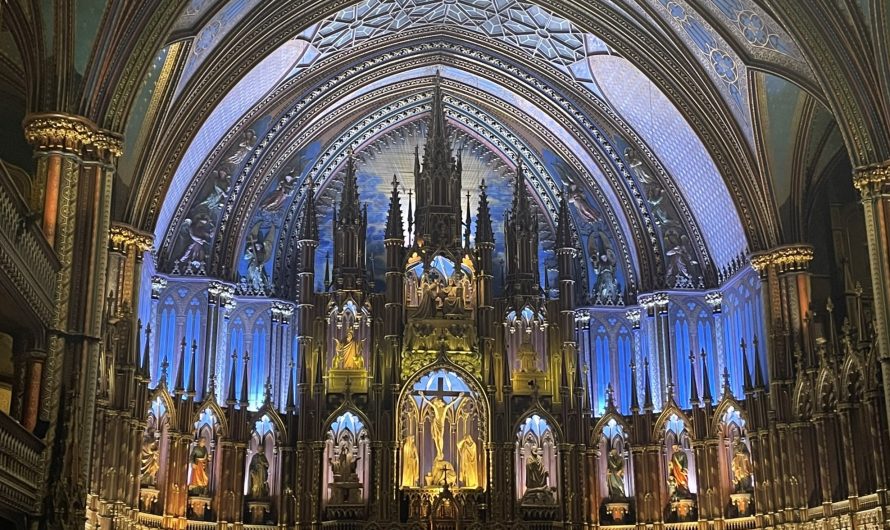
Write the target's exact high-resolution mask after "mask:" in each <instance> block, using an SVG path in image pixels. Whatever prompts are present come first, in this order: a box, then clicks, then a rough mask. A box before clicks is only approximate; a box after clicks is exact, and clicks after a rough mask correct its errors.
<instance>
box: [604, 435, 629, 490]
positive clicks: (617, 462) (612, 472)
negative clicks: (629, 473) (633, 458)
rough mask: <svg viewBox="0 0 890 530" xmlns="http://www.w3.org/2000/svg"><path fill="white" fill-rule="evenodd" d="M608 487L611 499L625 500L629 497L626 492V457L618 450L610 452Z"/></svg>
mask: <svg viewBox="0 0 890 530" xmlns="http://www.w3.org/2000/svg"><path fill="white" fill-rule="evenodd" d="M607 463H608V468H609V477H608V481H607V482H608V486H609V498H611V499H624V498H626V497H627V495H626V494H625V492H624V457H622V456H621V454H620V453H619V452H618V449H614V448H613V449H612V450H611V451H609V458H608V462H607Z"/></svg>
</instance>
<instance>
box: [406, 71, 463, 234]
mask: <svg viewBox="0 0 890 530" xmlns="http://www.w3.org/2000/svg"><path fill="white" fill-rule="evenodd" d="M441 81H442V78H441V76H440V75H439V73H438V72H436V77H435V78H434V79H433V93H432V102H431V105H430V107H431V109H430V122H429V129H428V130H427V139H426V146H425V147H424V151H423V167H422V169H421V164H420V157H419V153H418V152H417V151H415V154H414V157H415V160H414V182H415V184H416V187H417V206H416V217H415V219H416V224H415V230H414V234H415V236H416V237H415V241H416V242H418V243H420V244H422V245H424V246H427V247H430V246H431V247H433V248H437V247H447V248H458V247H460V246H461V227H462V226H463V222H462V221H461V205H460V202H461V195H460V189H461V163H460V160H455V158H454V157H453V156H452V152H451V141H450V139H449V138H448V134H447V131H446V128H445V103H444V99H443V95H442V87H441Z"/></svg>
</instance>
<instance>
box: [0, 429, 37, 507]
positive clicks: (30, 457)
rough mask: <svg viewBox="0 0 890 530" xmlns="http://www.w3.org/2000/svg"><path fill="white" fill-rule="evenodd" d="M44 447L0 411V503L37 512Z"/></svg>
mask: <svg viewBox="0 0 890 530" xmlns="http://www.w3.org/2000/svg"><path fill="white" fill-rule="evenodd" d="M45 449H46V446H44V444H43V442H42V441H41V440H40V439H39V438H37V437H36V436H34V435H33V434H31V433H30V432H28V431H27V430H26V429H25V428H24V427H22V426H21V425H20V424H19V422H17V421H15V420H14V419H12V418H10V417H9V416H7V415H6V414H4V413H2V412H0V505H5V507H6V508H7V509H9V510H10V511H13V512H23V513H28V514H37V513H40V506H41V501H42V490H43V485H44V484H43V483H44V477H43V475H44V472H45V469H46V466H45V465H44V458H45V456H46V451H45Z"/></svg>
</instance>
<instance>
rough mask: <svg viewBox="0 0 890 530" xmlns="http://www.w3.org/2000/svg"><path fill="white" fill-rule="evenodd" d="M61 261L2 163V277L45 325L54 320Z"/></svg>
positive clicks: (0, 221)
mask: <svg viewBox="0 0 890 530" xmlns="http://www.w3.org/2000/svg"><path fill="white" fill-rule="evenodd" d="M59 266H60V265H59V260H58V259H57V258H56V253H55V251H53V249H52V247H50V245H49V243H48V242H47V241H46V238H45V237H44V236H43V231H41V230H40V228H39V227H38V225H37V223H36V222H35V219H34V218H33V215H32V213H31V211H30V209H29V208H28V206H27V204H26V203H25V200H24V199H23V198H22V196H21V194H20V193H19V190H18V189H16V187H15V184H14V183H13V178H12V175H11V174H10V172H9V169H8V168H7V166H6V165H5V164H4V163H3V162H2V161H0V274H2V275H3V276H4V277H5V278H6V281H7V283H8V285H7V288H8V289H14V290H15V292H16V293H17V294H18V296H20V297H21V299H22V301H24V302H26V304H27V306H28V307H30V308H32V309H33V310H34V312H35V313H36V314H37V317H38V318H39V319H40V320H41V322H43V323H44V324H45V325H50V323H51V322H52V319H53V296H54V292H55V287H56V273H57V272H58V271H59Z"/></svg>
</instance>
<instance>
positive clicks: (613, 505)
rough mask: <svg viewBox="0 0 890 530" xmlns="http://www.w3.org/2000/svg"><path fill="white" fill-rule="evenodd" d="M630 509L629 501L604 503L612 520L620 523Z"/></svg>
mask: <svg viewBox="0 0 890 530" xmlns="http://www.w3.org/2000/svg"><path fill="white" fill-rule="evenodd" d="M628 511H630V503H627V502H608V503H606V513H607V514H608V515H610V516H612V521H613V522H615V523H621V522H623V521H624V517H625V516H626V515H627V512H628Z"/></svg>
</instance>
